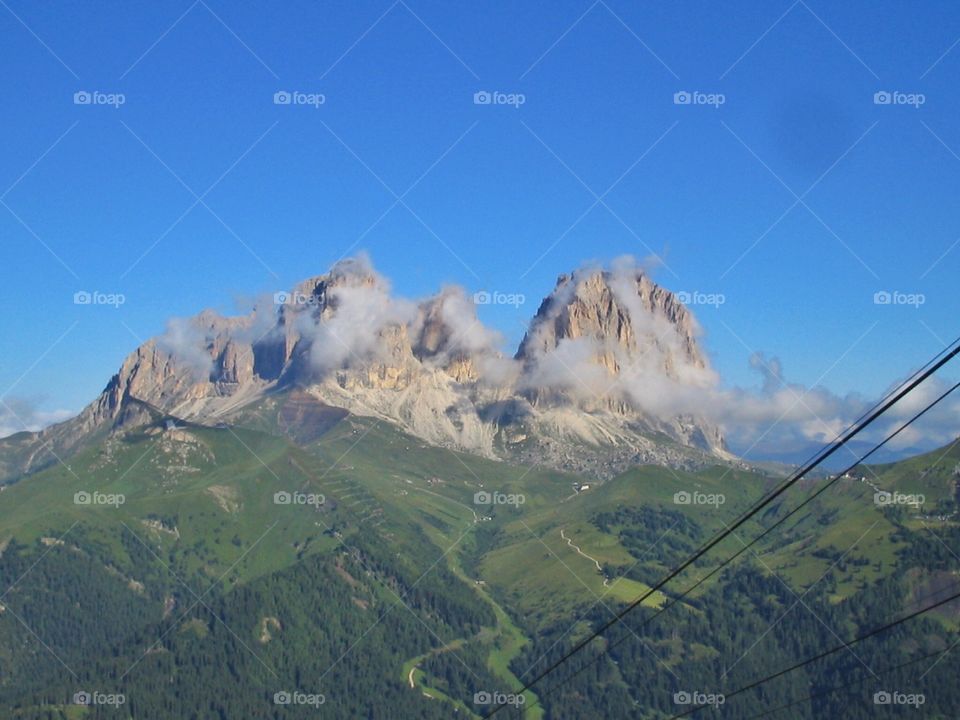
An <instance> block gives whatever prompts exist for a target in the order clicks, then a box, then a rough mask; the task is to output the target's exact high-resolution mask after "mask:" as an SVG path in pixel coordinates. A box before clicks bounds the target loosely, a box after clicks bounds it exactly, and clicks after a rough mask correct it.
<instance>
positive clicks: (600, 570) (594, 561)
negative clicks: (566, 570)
mask: <svg viewBox="0 0 960 720" xmlns="http://www.w3.org/2000/svg"><path fill="white" fill-rule="evenodd" d="M560 537H562V538H563V539H564V540H566V541H567V545H569V546H570V547H572V548H573V549H574V550H576V551H577V552H578V553H579V554H580V555H583V556H584V557H585V558H586V559H587V560H590V561H591V562H593V564H594V565H596V566H597V572H601V573H602V572H603V567H602V566H601V565H600V561H599V560H597V559H596V558H594V557H590V556H589V555H587V554H586V553H585V552H584V551H583V550H581V549H580V548H579V547H577V546H576V545H574V544H573V540H572V539H571V538H568V537H567V536H566V534H564V532H563V528H560Z"/></svg>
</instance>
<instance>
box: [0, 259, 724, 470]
mask: <svg viewBox="0 0 960 720" xmlns="http://www.w3.org/2000/svg"><path fill="white" fill-rule="evenodd" d="M698 333H699V329H698V326H697V324H696V321H695V319H694V317H693V315H692V314H691V313H690V312H689V310H687V308H686V307H684V305H683V304H682V303H681V302H680V301H679V300H678V299H677V297H676V296H675V295H674V294H673V293H671V292H670V291H668V290H666V289H664V288H662V287H660V286H659V285H657V284H656V283H655V282H653V281H652V280H651V279H650V278H649V277H648V276H647V275H646V274H644V273H643V272H642V271H639V270H635V269H630V270H623V269H619V270H613V271H607V270H600V269H588V270H581V271H577V272H575V273H572V274H570V275H562V276H561V277H560V278H559V279H558V281H557V285H556V288H555V289H554V290H553V292H552V293H551V294H550V295H549V296H548V297H547V298H546V299H545V300H544V301H543V303H542V304H541V305H540V308H539V310H538V312H537V314H536V316H535V317H534V318H533V320H532V322H531V324H530V326H529V330H528V332H527V333H526V336H525V337H524V339H523V341H522V343H521V344H520V347H519V348H518V350H517V352H516V354H515V356H514V357H512V358H511V357H504V356H503V355H502V354H501V353H499V352H498V351H497V349H496V348H497V344H498V338H497V336H496V334H495V333H493V332H492V331H490V330H489V329H487V328H486V327H484V326H483V325H482V324H481V323H480V322H479V320H478V319H477V316H476V308H475V305H474V303H473V301H472V300H471V299H470V298H468V297H467V296H466V295H465V293H464V291H463V290H462V289H460V288H455V287H447V288H444V289H443V290H442V291H441V292H440V293H438V294H436V295H434V296H432V297H429V298H427V299H425V300H423V301H421V302H419V303H412V302H408V301H404V300H400V299H397V298H395V297H392V296H391V294H390V291H389V286H388V285H387V283H386V281H385V280H384V279H383V278H382V277H380V276H379V275H378V274H377V273H375V272H374V271H373V270H372V268H370V267H369V265H368V264H367V263H365V262H364V261H363V260H347V261H343V262H340V263H338V264H337V265H336V266H335V267H334V268H332V269H331V270H330V272H328V273H326V274H324V275H320V276H316V277H312V278H309V279H307V280H304V281H303V282H301V283H299V284H298V285H297V286H296V287H294V288H293V289H292V290H291V291H290V292H288V293H278V294H277V295H276V296H275V297H274V298H273V302H272V303H266V302H264V303H261V304H260V305H259V306H258V307H257V308H256V309H255V310H254V311H252V312H251V313H250V314H248V315H245V316H240V317H223V316H221V315H219V314H217V313H215V312H213V311H209V310H206V311H204V312H201V313H200V314H199V315H197V316H195V317H194V318H191V319H190V320H176V321H172V322H171V324H170V326H169V327H168V329H167V332H166V333H165V334H164V335H163V336H161V337H158V338H154V339H152V340H150V341H148V342H146V343H144V344H143V345H142V346H140V347H138V348H137V349H136V350H134V352H132V353H131V354H130V355H129V356H128V357H127V358H126V359H125V360H124V362H123V364H122V365H121V367H120V370H119V372H118V373H117V374H116V375H114V377H113V378H111V380H110V381H109V383H108V384H107V386H106V387H105V388H104V390H103V392H102V393H101V394H100V396H99V397H98V398H96V399H95V400H94V401H93V402H92V403H91V404H90V405H89V406H87V407H86V408H85V409H84V410H83V411H82V412H81V413H80V414H79V415H78V416H77V417H75V418H73V419H71V420H68V421H66V422H64V423H61V424H59V425H55V426H52V427H50V428H47V429H45V430H43V431H41V432H39V433H20V434H18V435H16V436H12V437H10V438H6V439H4V440H0V463H2V465H0V472H2V478H3V479H6V480H10V479H13V478H15V477H17V476H19V475H22V474H24V473H28V472H32V471H35V470H36V469H38V468H42V467H45V466H47V465H49V464H51V463H53V462H56V461H57V459H58V458H61V459H62V458H63V457H66V456H68V455H69V454H71V453H72V452H75V451H76V450H77V449H78V448H80V447H82V446H84V445H85V444H90V443H91V442H92V441H93V440H95V439H96V438H98V437H100V436H101V435H102V434H103V433H105V432H111V431H113V430H115V429H116V428H117V427H118V426H119V425H122V424H124V423H129V418H128V417H127V415H126V414H125V413H126V409H127V405H128V404H129V402H130V401H132V400H137V401H140V402H142V403H146V404H147V405H148V406H150V407H152V408H155V409H156V410H157V411H158V412H160V413H165V414H168V415H170V416H173V417H176V418H182V419H186V420H190V421H193V422H196V423H201V424H208V425H215V424H217V423H221V422H229V421H232V420H233V419H236V418H237V417H239V416H241V415H243V414H244V413H249V412H251V411H254V410H256V408H257V406H258V404H259V403H263V402H264V401H265V400H266V399H267V398H272V397H275V396H277V395H282V394H284V393H291V392H296V393H297V395H296V398H297V400H296V402H299V403H303V402H304V401H305V400H306V399H309V400H311V401H313V402H315V403H316V404H317V406H318V408H337V409H341V410H345V411H347V412H349V413H351V414H354V415H358V416H364V417H371V418H377V419H379V420H382V421H385V422H390V423H393V424H395V425H397V426H398V427H400V428H401V429H403V430H404V431H406V432H408V433H410V434H412V435H414V436H416V437H418V438H420V439H422V440H424V441H426V442H428V443H430V444H433V445H438V446H444V447H449V448H455V449H459V450H465V451H469V452H472V453H477V454H480V455H482V456H484V457H488V458H492V459H500V460H506V459H513V460H517V461H521V462H539V463H543V464H545V465H547V466H550V467H555V468H558V469H565V470H570V471H576V472H583V473H587V474H591V475H594V476H597V477H610V476H612V475H614V474H616V473H617V472H620V471H622V470H623V469H625V468H626V467H629V466H631V465H635V464H643V463H651V462H652V463H657V464H665V465H671V466H674V467H689V468H692V467H698V466H703V465H704V464H706V463H710V462H715V461H717V460H723V461H732V460H733V458H732V456H731V455H730V454H729V453H728V452H727V451H726V449H725V446H724V442H723V437H722V435H721V433H720V431H719V429H718V428H717V427H715V426H713V425H711V424H710V423H709V422H707V421H706V420H705V419H704V418H703V417H698V416H697V415H696V414H695V413H676V412H674V411H673V410H672V409H670V408H660V407H658V406H657V403H656V398H657V396H658V394H659V393H660V391H661V388H662V387H663V385H664V384H674V385H682V386H684V387H688V388H690V389H691V391H692V392H695V391H696V388H697V386H698V383H703V382H707V381H708V380H709V377H710V375H711V371H710V370H709V368H708V365H707V362H706V359H705V358H704V356H703V354H702V352H701V350H700V348H699V345H698V341H697V336H698ZM308 416H310V415H309V414H308V415H307V417H308ZM329 416H330V415H329V413H326V414H325V417H329Z"/></svg>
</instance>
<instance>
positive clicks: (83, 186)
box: [0, 0, 960, 410]
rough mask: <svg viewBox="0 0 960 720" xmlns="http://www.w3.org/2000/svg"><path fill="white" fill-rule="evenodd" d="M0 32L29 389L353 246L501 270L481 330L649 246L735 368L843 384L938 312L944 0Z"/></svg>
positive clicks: (957, 253) (312, 13) (258, 19)
mask: <svg viewBox="0 0 960 720" xmlns="http://www.w3.org/2000/svg"><path fill="white" fill-rule="evenodd" d="M0 37H2V42H0V55H2V60H3V67H4V72H3V73H2V76H0V104H2V118H3V132H4V142H3V144H2V146H0V169H2V174H0V194H2V201H3V205H0V267H2V268H3V282H2V283H0V298H2V302H3V305H4V308H5V312H4V324H3V331H2V333H0V342H2V346H0V350H2V352H0V357H2V363H0V392H3V393H4V394H5V395H6V396H7V397H15V396H16V397H26V398H32V399H34V400H39V401H40V407H41V408H42V409H46V410H51V409H55V408H68V409H73V410H76V409H79V408H80V407H81V406H82V405H83V404H85V403H86V402H87V401H89V400H90V399H91V398H93V397H94V396H95V394H96V393H97V392H98V391H99V390H100V389H101V387H102V386H103V385H104V384H105V382H106V381H107V379H108V378H109V376H110V375H111V374H112V373H113V372H115V370H116V368H117V367H118V366H119V363H120V362H121V360H122V358H123V357H124V356H125V355H126V354H127V353H128V352H129V351H130V350H132V349H133V348H134V347H135V346H136V344H137V342H138V339H137V338H147V337H149V336H151V335H155V334H157V333H159V332H161V331H162V329H163V326H164V321H165V319H166V318H167V317H169V316H171V315H191V314H194V313H195V312H197V311H199V310H200V309H202V308H204V307H216V308H219V309H221V310H225V311H230V310H232V309H233V308H234V307H235V306H234V302H235V300H236V299H238V298H239V299H241V300H242V298H243V297H248V296H251V295H254V294H256V293H260V292H265V291H270V292H272V291H274V290H276V289H280V288H285V287H289V286H290V285H291V284H293V283H294V282H295V281H297V280H299V279H301V278H303V277H306V276H309V275H314V274H318V273H321V272H323V271H325V270H326V269H327V268H328V267H329V266H330V265H331V263H333V262H334V261H336V260H337V259H338V258H340V257H341V256H343V255H344V254H350V253H352V252H355V251H357V250H361V249H362V250H366V251H367V252H369V253H370V255H371V257H372V259H373V261H374V263H375V265H376V266H377V268H378V269H379V270H380V271H381V272H383V273H384V274H385V275H387V276H389V277H390V278H392V280H393V282H394V286H395V289H396V291H397V292H398V293H400V294H402V295H406V296H409V297H418V296H422V295H425V294H427V293H429V292H431V291H433V290H435V289H437V288H438V287H439V286H440V285H441V284H442V283H459V284H462V285H465V286H466V287H468V288H469V289H470V290H471V291H473V290H478V289H484V288H485V289H488V290H500V291H503V292H519V293H524V294H525V295H526V296H527V298H528V301H527V304H526V305H525V306H523V307H521V308H520V309H519V310H518V311H515V310H514V309H513V308H508V307H504V308H493V307H491V308H483V309H482V316H483V318H484V319H485V320H487V321H488V322H490V323H492V324H494V325H497V326H498V327H500V328H501V329H502V330H503V331H504V332H505V333H506V335H507V336H508V337H509V338H510V340H511V343H515V342H516V341H517V340H519V338H520V336H521V335H522V332H523V326H522V322H523V321H524V320H525V319H526V318H528V317H529V316H530V315H532V314H533V313H534V312H535V311H536V306H537V303H538V302H539V299H540V298H541V297H542V296H543V295H545V294H546V293H548V292H549V291H550V289H551V288H552V286H553V283H554V280H555V278H556V276H557V274H559V273H561V272H566V271H569V270H571V269H573V268H575V267H576V266H578V265H579V264H581V263H582V262H584V261H588V260H600V261H608V260H610V259H612V258H614V257H616V256H619V255H622V254H625V253H630V254H633V255H636V256H638V257H643V256H646V255H648V254H650V253H651V252H654V253H657V254H659V255H661V256H662V257H663V258H664V259H665V261H666V265H665V266H664V267H661V268H660V269H659V270H657V271H656V274H655V277H656V278H657V279H658V280H659V281H660V282H662V283H663V284H664V285H666V286H667V287H669V288H671V289H674V290H685V291H688V292H693V291H700V292H704V293H722V294H723V295H724V296H725V299H726V302H725V303H724V304H723V305H722V306H721V307H710V306H703V307H695V308H694V310H695V311H696V313H697V315H698V317H699V318H700V320H701V323H702V325H703V326H704V328H705V330H706V338H705V345H706V347H707V349H708V351H709V353H710V354H711V357H712V360H713V363H714V365H715V366H716V368H717V369H718V370H719V371H720V372H721V374H722V376H723V377H724V379H725V381H726V382H728V383H730V384H737V385H751V384H756V383H757V382H758V381H757V379H756V378H755V376H754V375H753V374H752V372H751V371H750V370H749V369H748V366H747V357H748V355H749V353H750V351H751V350H763V351H765V352H766V353H768V354H771V355H776V356H779V357H780V358H781V359H782V360H783V363H784V369H785V373H786V375H787V376H788V377H789V378H790V379H791V380H793V381H797V382H801V383H804V384H805V385H809V384H812V383H815V382H820V383H821V384H823V385H826V386H827V387H829V388H830V389H832V390H834V391H836V392H841V393H843V392H847V391H860V392H863V393H866V394H874V393H877V392H879V391H880V390H881V389H882V388H883V387H884V386H886V384H887V383H888V382H889V381H890V380H892V379H893V378H894V377H896V376H898V375H901V374H902V373H903V372H904V371H905V370H906V369H908V368H909V367H910V366H911V365H912V364H913V363H914V362H915V361H917V360H918V359H920V358H925V357H926V356H928V355H930V354H932V353H933V352H935V351H936V350H937V349H939V348H940V347H941V342H939V341H938V339H937V338H938V337H939V338H941V339H942V340H943V341H947V340H951V339H952V338H953V336H954V335H955V334H956V333H957V327H958V323H957V312H956V310H957V307H958V305H957V301H956V295H955V293H956V278H957V273H956V270H957V267H958V263H960V246H957V247H953V249H952V250H951V247H952V246H953V245H954V243H956V242H957V239H958V238H960V203H958V202H957V193H956V190H957V187H958V182H960V157H958V154H960V125H958V122H957V118H958V117H960V96H958V91H957V87H958V82H957V79H958V73H960V45H958V46H957V47H953V46H954V45H955V43H956V41H957V40H958V38H960V8H958V6H957V5H956V3H955V2H921V3H902V2H876V1H871V2H848V3H827V2H824V1H823V0H804V1H800V2H796V3H794V4H793V5H791V4H790V1H789V0H784V1H783V2H755V3H754V2H729V3H728V2H716V3H712V2H671V3H642V4H637V3H632V2H623V0H602V1H600V2H596V3H593V4H591V0H577V1H576V2H574V1H570V2H567V1H559V0H558V1H557V2H550V3H535V2H484V3H456V4H455V3H447V2H438V1H435V0H402V1H401V2H397V3H393V4H391V0H383V1H382V2H338V3H328V2H320V3H317V2H284V3H262V4H261V3H249V2H229V3H228V2H222V0H199V1H198V2H196V3H194V4H192V5H191V4H190V0H184V1H183V2H129V1H128V2H103V3H88V2H51V3H42V4H39V3H30V2H25V1H24V0H4V4H3V7H0ZM951 48H952V50H951ZM944 53H946V54H944ZM941 56H942V57H941ZM281 90H287V91H295V90H296V91H300V92H303V93H322V94H323V95H324V96H325V103H324V104H323V105H321V106H320V107H311V106H309V105H307V106H304V105H300V106H295V105H275V104H274V102H273V95H274V93H275V92H277V91H281ZM481 90H486V91H500V92H503V93H522V94H523V95H524V97H525V102H524V103H523V104H522V105H521V106H520V107H513V106H511V105H493V104H491V105H477V104H474V101H473V96H474V93H475V92H477V91H481ZM78 91H89V92H93V91H99V92H100V93H106V94H109V93H122V94H123V96H124V100H125V102H124V103H123V105H122V106H120V107H118V108H117V107H111V106H109V105H92V104H91V105H77V104H74V93H75V92H78ZM679 91H691V92H692V91H700V92H702V93H707V94H709V93H722V94H723V95H724V99H725V102H724V103H723V104H722V105H721V106H719V107H712V106H709V105H692V104H691V105H677V104H674V93H676V92H679ZM878 91H900V92H903V93H922V94H923V96H924V100H925V102H924V103H923V104H922V105H921V106H919V107H914V106H911V105H895V104H889V105H877V104H875V103H874V93H876V92H878ZM641 156H642V157H641ZM625 172H626V174H624V173H625ZM425 173H426V174H425ZM415 183H416V184H415ZM815 183H816V184H815ZM414 184H415V186H414V187H413V188H412V189H411V190H409V193H407V194H405V193H406V191H407V190H408V188H410V187H411V186H412V185H414ZM611 186H612V189H610V190H609V193H607V194H604V193H606V191H607V189H608V188H611ZM811 186H813V188H812V189H810V190H809V193H808V189H809V188H811ZM8 188H10V189H9V190H8ZM188 188H189V189H188ZM208 188H210V189H209V193H208V194H205V193H207V191H208ZM194 193H195V195H194ZM393 193H396V195H399V196H402V202H400V203H397V204H395V205H394V203H395V201H396V197H395V196H394V194H393ZM794 193H795V194H794ZM196 196H201V197H202V202H200V203H197V202H196ZM597 196H602V202H599V203H597V202H596V201H597ZM797 196H799V197H800V198H802V200H801V201H800V202H797ZM595 203H596V204H595ZM191 206H193V207H192V208H191ZM391 206H392V207H391ZM591 206H593V207H592V209H591ZM791 206H793V207H792V209H791ZM184 213H186V214H185V215H184ZM384 213H386V214H384ZM581 216H583V217H582V218H581ZM578 219H579V222H577V221H578ZM378 220H379V221H378ZM778 220H779V222H777V221H778ZM78 290H89V291H93V290H98V291H101V292H106V293H123V294H124V295H125V296H126V302H125V304H124V305H123V306H122V307H120V308H112V307H91V306H76V305H74V304H73V294H74V292H76V291H78ZM879 290H890V291H893V290H899V291H902V292H910V293H923V294H924V295H925V303H924V304H923V306H922V307H919V308H916V307H911V306H877V305H874V303H873V294H874V293H875V292H877V291H879ZM64 333H66V334H64ZM864 333H866V335H865V336H864V337H862V339H860V341H859V342H858V343H855V341H856V340H857V338H861V336H863V335H864ZM54 343H56V345H55V347H54V348H53V349H52V350H50V348H51V346H53V345H54ZM824 373H827V374H826V375H823V374H824ZM11 386H12V387H11ZM7 388H11V389H10V390H7Z"/></svg>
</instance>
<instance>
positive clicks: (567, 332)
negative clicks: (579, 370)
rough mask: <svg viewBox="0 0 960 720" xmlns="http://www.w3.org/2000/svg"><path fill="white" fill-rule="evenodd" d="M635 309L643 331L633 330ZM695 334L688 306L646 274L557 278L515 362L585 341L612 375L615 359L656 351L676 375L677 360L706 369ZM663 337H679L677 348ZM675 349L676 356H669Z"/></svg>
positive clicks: (616, 364)
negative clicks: (595, 349) (593, 346)
mask: <svg viewBox="0 0 960 720" xmlns="http://www.w3.org/2000/svg"><path fill="white" fill-rule="evenodd" d="M618 283H619V284H620V286H621V287H620V288H617V287H616V285H617V284H618ZM618 290H619V292H618ZM631 304H633V305H635V307H634V308H631V307H629V306H630V305H631ZM637 308H639V309H640V310H641V312H642V313H643V316H644V317H645V319H646V321H647V322H646V323H645V327H642V328H641V327H635V316H636V315H638V313H637V312H636V310H637ZM658 330H659V331H660V333H659V334H658V332H657V331H658ZM696 332H697V326H696V322H695V321H694V319H693V316H692V315H691V314H690V312H689V311H688V310H687V308H686V307H684V305H683V304H682V303H681V302H680V301H679V300H677V299H676V296H674V295H673V293H671V292H670V291H669V290H665V289H664V288H662V287H660V286H659V285H657V284H656V283H654V282H653V281H652V280H650V279H649V278H648V277H646V276H645V275H636V276H634V277H633V278H628V279H623V278H620V279H615V278H614V277H613V275H612V274H611V273H609V272H604V271H594V272H590V273H586V274H580V273H575V274H573V275H561V276H560V277H559V278H558V279H557V286H556V289H555V290H554V291H553V293H552V294H551V295H550V296H549V297H547V298H546V299H545V300H544V301H543V303H542V304H541V305H540V309H539V310H538V311H537V315H536V317H535V318H534V319H533V322H532V323H531V327H530V330H529V332H528V333H527V334H526V336H525V337H524V339H523V342H522V343H521V344H520V349H519V350H518V351H517V358H518V359H521V360H523V361H524V362H525V363H530V362H533V361H535V360H536V358H537V357H538V356H539V355H543V354H545V353H549V352H550V351H552V350H555V349H556V348H557V347H558V345H559V344H560V343H561V341H563V340H577V339H580V338H587V339H591V340H595V341H596V344H597V347H598V350H599V351H600V352H599V353H598V354H597V356H596V358H595V359H596V362H597V363H598V364H600V365H602V366H603V367H604V368H606V369H607V371H608V372H610V373H611V374H612V375H616V374H617V373H619V372H620V362H619V360H620V358H626V359H632V358H636V357H638V356H639V355H641V354H644V353H648V352H650V350H651V349H655V350H656V351H657V352H658V353H659V354H661V355H663V356H664V358H665V360H666V362H665V365H664V367H663V370H664V373H666V374H667V375H668V376H675V367H676V365H677V362H678V360H679V361H681V362H685V363H689V364H692V365H694V366H697V367H705V362H704V359H703V356H702V355H701V354H700V350H699V347H698V345H697V340H696ZM666 334H669V335H670V336H671V339H673V338H678V339H679V341H680V342H679V346H676V345H673V344H670V343H667V342H665V341H664V335H666ZM678 350H679V351H680V355H681V357H680V358H676V357H674V354H675V353H676V352H677V351H678Z"/></svg>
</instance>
